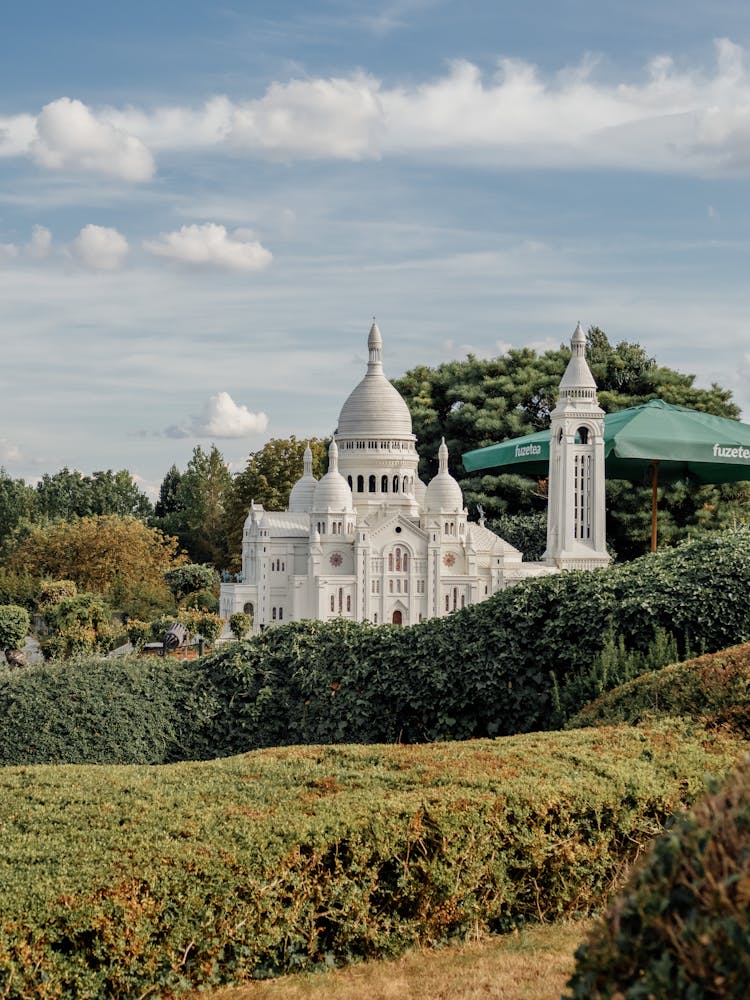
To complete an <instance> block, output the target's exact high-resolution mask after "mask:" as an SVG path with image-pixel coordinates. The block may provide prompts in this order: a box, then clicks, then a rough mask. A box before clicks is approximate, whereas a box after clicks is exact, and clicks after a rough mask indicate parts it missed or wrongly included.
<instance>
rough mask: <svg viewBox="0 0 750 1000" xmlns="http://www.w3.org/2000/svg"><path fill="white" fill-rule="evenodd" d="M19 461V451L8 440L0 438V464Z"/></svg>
mask: <svg viewBox="0 0 750 1000" xmlns="http://www.w3.org/2000/svg"><path fill="white" fill-rule="evenodd" d="M20 459H21V449H20V448H19V447H18V446H17V445H15V444H13V443H12V442H11V441H9V440H8V438H6V437H0V462H18V461H20Z"/></svg>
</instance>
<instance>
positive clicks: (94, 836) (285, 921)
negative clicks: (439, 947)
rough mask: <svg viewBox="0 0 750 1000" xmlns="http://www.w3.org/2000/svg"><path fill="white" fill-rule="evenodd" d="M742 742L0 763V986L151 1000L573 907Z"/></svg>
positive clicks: (611, 879) (14, 998) (596, 739)
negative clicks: (123, 763) (113, 764)
mask: <svg viewBox="0 0 750 1000" xmlns="http://www.w3.org/2000/svg"><path fill="white" fill-rule="evenodd" d="M740 750H741V744H740V742H739V741H737V740H732V739H731V738H728V737H726V736H723V735H721V734H715V735H714V736H709V735H708V734H707V733H706V732H705V731H704V730H700V729H698V728H691V727H690V726H689V725H687V724H686V723H684V722H667V721H665V722H662V723H660V724H658V725H655V726H652V727H645V728H643V729H641V730H637V729H635V728H633V727H630V726H625V727H619V728H611V729H603V730H577V731H575V732H566V733H544V734H534V735H525V736H518V737H512V738H509V739H505V740H497V741H489V740H485V741H477V742H473V743H461V744H451V745H446V744H440V745H437V746H418V747H406V746H397V747H384V746H371V747H335V748H334V747H328V748H325V747H309V748H294V749H272V750H266V751H259V752H255V753H252V754H248V755H246V756H243V757H236V758H228V759H223V760H218V761H212V762H203V763H192V764H177V765H171V766H166V767H162V768H146V767H117V768H101V767H99V768H93V767H72V768H65V769H60V768H52V767H36V768H33V769H30V768H6V769H4V770H3V771H2V772H0V829H2V831H3V834H2V839H1V840H0V844H1V847H0V995H2V996H3V997H5V998H6V1000H25V998H27V997H30V996H34V997H37V998H38V1000H57V998H65V1000H76V998H83V997H87V998H94V997H102V998H104V997H106V998H108V1000H117V998H126V997H135V996H146V995H150V993H151V992H152V991H158V993H159V995H160V996H162V997H168V996H172V995H173V994H176V993H178V992H180V991H182V990H185V989H188V988H194V987H198V986H206V985H210V984H219V983H224V982H230V981H235V982H238V981H246V980H249V979H251V978H253V977H259V976H268V975H273V974H277V973H281V972H285V971H290V970H294V969H298V968H304V967H310V968H311V967H317V966H321V965H325V964H331V963H344V962H350V961H353V960H357V959H362V958H370V957H375V956H386V955H395V954H397V953H399V952H401V951H403V950H404V949H405V948H406V947H409V946H413V945H417V944H435V943H438V942H442V941H445V940H447V939H449V938H454V937H457V938H463V937H466V936H467V935H469V934H473V933H476V932H478V931H485V930H493V931H501V930H507V929H509V928H510V927H512V926H514V925H516V924H518V923H522V922H524V921H529V920H543V919H551V918H556V917H561V916H565V915H569V914H570V915H573V914H578V913H581V912H585V911H587V910H589V909H590V908H591V907H593V906H598V905H601V904H602V903H603V902H604V900H605V899H606V898H607V897H608V896H609V895H610V893H611V890H612V887H613V885H616V884H617V883H618V881H619V880H620V879H621V876H622V873H623V871H624V869H625V868H626V867H627V865H628V864H629V862H630V861H631V860H632V859H633V857H634V856H635V855H636V854H638V852H640V851H641V850H642V849H643V847H644V845H645V843H646V842H647V841H648V840H649V839H650V838H651V837H652V836H653V835H654V834H655V833H657V832H658V831H659V830H660V829H661V828H662V827H663V825H664V823H665V822H666V821H667V819H668V817H669V816H670V815H671V814H672V813H673V811H674V810H675V809H677V808H680V807H683V806H684V805H685V804H686V803H688V802H690V801H692V800H694V799H695V798H696V797H697V796H698V795H700V794H701V791H702V789H703V776H704V774H705V773H706V772H707V771H708V772H713V773H714V774H716V775H723V774H725V773H726V772H727V771H728V769H729V768H730V767H731V766H732V763H733V762H734V761H736V759H737V758H738V756H739V754H740ZM82 831H85V836H82V835H81V833H82Z"/></svg>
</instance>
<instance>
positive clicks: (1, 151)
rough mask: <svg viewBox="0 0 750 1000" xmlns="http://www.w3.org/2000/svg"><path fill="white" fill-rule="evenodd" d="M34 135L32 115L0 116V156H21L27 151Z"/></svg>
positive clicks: (33, 118) (34, 121)
mask: <svg viewBox="0 0 750 1000" xmlns="http://www.w3.org/2000/svg"><path fill="white" fill-rule="evenodd" d="M35 136H36V118H35V117H34V115H13V116H12V117H10V118H0V156H21V155H23V154H26V153H28V151H29V148H30V147H31V143H32V142H33V141H34V137H35Z"/></svg>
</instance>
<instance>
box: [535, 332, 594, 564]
mask: <svg viewBox="0 0 750 1000" xmlns="http://www.w3.org/2000/svg"><path fill="white" fill-rule="evenodd" d="M570 347H571V350H572V352H573V355H572V357H571V359H570V361H569V362H568V367H567V368H566V369H565V374H564V375H563V377H562V380H561V381H560V391H559V393H558V396H557V405H556V406H555V409H554V410H553V411H552V414H551V422H550V435H551V436H550V455H549V484H548V494H549V506H548V511H547V551H546V552H545V553H544V561H545V562H547V563H550V564H552V565H554V566H557V567H559V568H560V569H596V568H597V567H599V566H606V565H608V563H609V555H608V553H607V539H606V526H605V500H604V410H602V408H601V407H600V406H599V403H598V402H597V398H596V382H595V381H594V376H593V375H592V374H591V369H590V368H589V366H588V364H587V363H586V335H585V334H584V332H583V330H582V329H581V324H580V323H579V324H578V326H577V327H576V328H575V332H574V333H573V337H572V339H571V341H570Z"/></svg>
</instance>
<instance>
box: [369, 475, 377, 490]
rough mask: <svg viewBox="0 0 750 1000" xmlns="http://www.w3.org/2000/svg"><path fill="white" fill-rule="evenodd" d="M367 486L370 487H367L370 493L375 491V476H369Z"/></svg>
mask: <svg viewBox="0 0 750 1000" xmlns="http://www.w3.org/2000/svg"><path fill="white" fill-rule="evenodd" d="M369 488H370V489H369V491H370V493H374V492H375V490H376V486H375V476H370V480H369Z"/></svg>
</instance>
